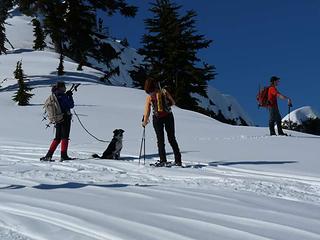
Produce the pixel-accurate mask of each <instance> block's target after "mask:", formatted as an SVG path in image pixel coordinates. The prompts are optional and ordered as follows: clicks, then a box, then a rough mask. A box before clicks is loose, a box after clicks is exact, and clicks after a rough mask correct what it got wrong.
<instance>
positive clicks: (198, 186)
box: [0, 143, 320, 240]
mask: <svg viewBox="0 0 320 240" xmlns="http://www.w3.org/2000/svg"><path fill="white" fill-rule="evenodd" d="M45 149H46V148H45V146H40V147H39V146H32V145H31V144H26V145H25V146H23V145H21V143H19V144H16V145H5V144H2V145H1V147H0V159H1V164H0V172H1V174H0V182H1V185H0V202H1V207H0V216H1V217H0V219H5V221H0V227H1V228H0V236H1V234H2V235H3V236H8V238H7V239H59V238H60V237H61V238H64V239H165V238H166V239H183V240H186V239H263V240H264V239H282V238H280V237H279V236H283V235H286V237H289V239H319V237H320V230H319V229H320V228H319V227H320V220H319V217H318V214H317V213H318V212H319V210H320V204H319V203H320V179H317V178H312V179H311V178H309V177H306V178H304V177H303V176H282V177H279V176H278V175H277V174H275V175H273V174H272V173H263V172H261V171H260V172H255V171H246V170H238V169H234V168H233V167H232V168H230V167H228V166H219V165H216V166H210V165H208V164H205V163H202V164H198V163H197V164H193V163H192V162H185V164H186V165H187V166H189V168H178V167H173V168H153V167H149V166H148V165H145V166H144V165H139V164H138V160H137V159H136V158H135V157H134V156H131V157H130V156H123V159H124V160H120V161H113V160H94V159H90V160H74V161H68V162H62V163H60V162H53V163H42V162H40V161H39V160H38V159H39V156H41V155H42V154H43V152H44V151H45ZM71 153H72V154H74V155H77V154H78V157H81V156H82V157H88V156H90V152H84V151H83V150H82V151H81V149H79V151H77V149H74V150H73V151H72V152H71ZM126 159H127V160H126ZM147 161H148V162H149V161H150V159H148V160H147ZM66 196H68V197H66ZM306 223H307V224H306ZM53 232H54V237H53V238H50V236H51V233H53ZM4 239H5V238H4Z"/></svg>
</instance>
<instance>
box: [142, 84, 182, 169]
mask: <svg viewBox="0 0 320 240" xmlns="http://www.w3.org/2000/svg"><path fill="white" fill-rule="evenodd" d="M144 90H145V91H146V93H147V94H148V96H147V98H146V103H145V111H144V116H143V122H142V126H143V127H146V126H147V124H148V123H149V116H150V112H151V107H152V109H153V117H152V119H153V127H154V130H155V132H156V135H157V143H158V152H159V157H160V160H159V161H158V162H156V164H155V166H157V167H162V166H166V164H167V157H166V150H165V139H164V129H165V130H166V132H167V136H168V141H169V143H170V145H171V147H172V149H173V153H174V159H175V165H176V166H181V165H182V162H181V153H180V149H179V146H178V143H177V140H176V137H175V128H174V117H173V114H172V112H171V106H173V105H175V101H174V99H173V98H172V96H171V95H170V94H169V92H168V91H166V90H165V89H160V87H159V86H158V82H157V80H155V79H154V78H148V79H147V80H146V82H145V85H144Z"/></svg>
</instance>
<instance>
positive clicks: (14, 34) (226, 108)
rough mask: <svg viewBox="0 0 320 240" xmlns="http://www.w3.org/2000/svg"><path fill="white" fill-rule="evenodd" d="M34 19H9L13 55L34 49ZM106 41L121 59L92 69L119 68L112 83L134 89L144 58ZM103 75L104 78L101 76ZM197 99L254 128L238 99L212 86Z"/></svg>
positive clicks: (12, 16) (15, 14)
mask: <svg viewBox="0 0 320 240" xmlns="http://www.w3.org/2000/svg"><path fill="white" fill-rule="evenodd" d="M31 20H32V18H30V17H26V16H24V15H21V13H20V12H19V10H17V9H15V10H12V11H11V14H10V18H8V20H7V23H8V25H7V26H6V29H7V36H8V39H10V42H11V43H12V45H13V46H14V47H15V50H12V51H11V52H16V53H19V52H22V51H30V49H32V47H33V39H34V37H33V27H32V24H31ZM47 42H48V45H49V46H50V45H52V44H50V41H49V40H48V41H47ZM105 42H106V43H108V44H110V45H111V46H112V47H113V48H114V49H115V51H116V52H117V53H119V57H118V58H115V59H113V60H112V61H111V63H110V68H109V67H107V66H106V65H105V64H103V63H99V62H97V61H96V60H95V59H93V58H90V60H89V62H90V64H91V66H94V67H95V68H96V69H100V70H102V71H104V72H109V71H112V69H116V68H117V67H119V75H113V76H112V77H111V78H110V80H109V83H110V84H112V85H115V86H126V87H133V81H132V79H131V77H130V74H129V71H132V70H134V69H135V66H139V65H140V64H142V63H143V56H141V55H140V54H138V53H137V50H136V49H133V48H130V47H124V46H123V45H121V44H120V43H119V41H117V40H114V39H106V40H105ZM7 48H8V49H11V47H10V45H8V44H7ZM55 68H56V67H55ZM102 76H103V75H101V76H100V77H102ZM100 77H99V78H100ZM195 97H196V98H197V99H198V100H199V102H200V106H201V107H203V108H204V109H207V110H211V111H213V112H214V113H216V114H218V113H219V111H220V112H221V113H222V114H223V116H224V117H225V118H226V119H230V120H234V121H235V123H236V124H238V125H241V124H242V122H241V120H240V118H242V119H243V120H244V121H245V122H246V123H247V125H250V126H253V125H254V123H253V121H252V120H251V118H250V117H249V116H248V114H247V113H246V112H245V111H244V109H243V108H242V107H241V106H240V104H239V103H238V102H237V100H236V99H234V98H233V97H231V96H228V95H224V94H222V93H220V92H219V91H218V90H217V89H215V88H213V87H211V86H209V87H208V98H204V97H202V96H199V95H195Z"/></svg>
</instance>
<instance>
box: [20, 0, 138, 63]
mask: <svg viewBox="0 0 320 240" xmlns="http://www.w3.org/2000/svg"><path fill="white" fill-rule="evenodd" d="M18 3H19V2H18ZM20 3H21V7H23V9H24V11H33V12H34V13H39V12H40V13H41V14H42V15H43V16H44V21H43V23H44V28H45V33H46V34H49V35H50V37H51V39H52V41H53V43H54V45H55V48H56V50H57V52H58V53H63V55H66V56H68V57H70V58H72V59H73V60H75V61H78V62H79V63H80V64H79V66H78V69H81V68H82V66H83V65H84V64H86V63H87V57H88V56H89V55H90V56H91V55H92V53H93V52H95V51H96V50H97V49H99V47H100V45H101V41H100V40H99V39H100V38H102V39H103V38H105V36H103V34H101V33H99V30H98V29H97V26H98V23H97V22H98V19H96V11H98V10H101V11H104V12H106V13H107V14H109V15H113V14H114V13H116V12H120V14H122V15H124V16H126V17H133V16H135V14H136V11H137V8H136V7H135V6H131V5H128V4H127V3H126V1H125V0H77V1H75V0H64V1H62V0H20ZM101 24H102V23H100V25H101ZM100 29H101V26H100Z"/></svg>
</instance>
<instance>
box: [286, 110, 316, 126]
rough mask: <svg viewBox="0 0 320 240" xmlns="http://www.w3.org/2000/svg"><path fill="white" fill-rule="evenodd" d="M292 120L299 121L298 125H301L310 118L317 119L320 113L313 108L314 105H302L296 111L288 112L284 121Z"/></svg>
mask: <svg viewBox="0 0 320 240" xmlns="http://www.w3.org/2000/svg"><path fill="white" fill-rule="evenodd" d="M289 118H290V121H291V122H293V123H297V124H298V125H301V124H302V123H303V122H305V121H307V120H309V119H316V118H320V114H319V113H317V112H316V111H315V110H314V109H312V107H310V106H305V107H301V108H298V109H296V110H294V111H292V112H291V113H290V115H289V114H287V115H286V116H285V117H284V118H283V119H282V121H283V122H284V121H289Z"/></svg>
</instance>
